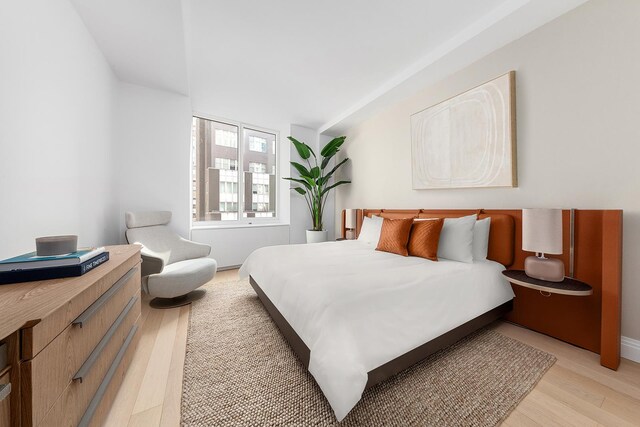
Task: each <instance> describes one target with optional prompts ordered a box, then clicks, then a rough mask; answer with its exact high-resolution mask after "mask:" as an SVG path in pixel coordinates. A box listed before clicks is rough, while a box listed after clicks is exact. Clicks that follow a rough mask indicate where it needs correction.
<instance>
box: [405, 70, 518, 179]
mask: <svg viewBox="0 0 640 427" xmlns="http://www.w3.org/2000/svg"><path fill="white" fill-rule="evenodd" d="M411 157H412V158H411V162H412V175H413V188H414V189H416V190H418V189H433V188H470V187H471V188H472V187H515V186H517V181H516V137H515V71H511V72H509V73H507V74H505V75H503V76H501V77H498V78H496V79H494V80H491V81H490V82H487V83H485V84H483V85H480V86H478V87H476V88H474V89H471V90H469V91H467V92H465V93H463V94H461V95H458V96H455V97H453V98H451V99H448V100H446V101H443V102H441V103H439V104H436V105H434V106H433V107H429V108H427V109H426V110H423V111H420V112H418V113H415V114H413V115H412V116H411Z"/></svg>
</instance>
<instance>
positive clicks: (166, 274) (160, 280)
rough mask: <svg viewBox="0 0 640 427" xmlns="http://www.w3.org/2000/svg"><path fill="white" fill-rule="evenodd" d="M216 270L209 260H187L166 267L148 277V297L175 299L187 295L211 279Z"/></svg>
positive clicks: (216, 264) (215, 264)
mask: <svg viewBox="0 0 640 427" xmlns="http://www.w3.org/2000/svg"><path fill="white" fill-rule="evenodd" d="M217 268H218V263H217V262H216V260H214V259H211V258H197V259H188V260H186V261H179V262H175V263H173V264H169V265H166V266H165V267H164V270H162V273H158V274H152V275H150V276H149V277H148V279H147V289H148V290H149V295H151V296H154V297H160V298H175V297H178V296H181V295H185V294H188V293H189V292H191V291H193V290H194V289H197V288H199V287H200V286H202V285H204V284H205V283H207V282H208V281H209V280H211V279H213V276H214V275H215V273H216V269H217Z"/></svg>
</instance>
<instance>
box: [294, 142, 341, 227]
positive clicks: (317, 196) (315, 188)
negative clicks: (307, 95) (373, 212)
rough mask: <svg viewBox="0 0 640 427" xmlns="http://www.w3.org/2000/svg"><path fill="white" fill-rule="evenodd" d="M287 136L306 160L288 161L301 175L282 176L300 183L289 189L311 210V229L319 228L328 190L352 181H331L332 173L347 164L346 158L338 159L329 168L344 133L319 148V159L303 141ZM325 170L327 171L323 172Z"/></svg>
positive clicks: (338, 149)
mask: <svg viewBox="0 0 640 427" xmlns="http://www.w3.org/2000/svg"><path fill="white" fill-rule="evenodd" d="M287 138H288V139H289V141H291V143H292V144H293V145H294V147H295V148H296V151H297V152H298V154H299V155H300V157H301V158H302V160H305V161H306V162H307V166H305V165H302V164H300V163H298V162H291V165H292V166H293V167H294V168H295V169H296V170H297V171H298V174H299V175H300V177H299V178H293V177H289V178H284V179H286V180H289V181H292V182H295V183H297V184H300V186H296V187H292V188H291V189H292V190H295V191H296V192H297V193H298V194H301V195H302V196H304V198H305V201H306V202H307V206H308V207H309V212H310V213H311V220H312V222H313V231H322V230H323V225H322V215H323V213H324V208H325V203H326V200H327V195H328V194H329V191H331V190H333V189H334V188H336V187H338V186H340V185H344V184H349V183H350V182H351V181H349V180H342V181H336V180H335V179H333V180H332V178H333V175H334V173H335V172H336V171H337V170H338V168H339V167H340V166H342V165H344V164H345V163H347V162H348V161H349V158H345V159H343V160H341V161H340V162H338V163H337V164H336V165H335V166H334V167H332V168H331V169H329V168H328V166H329V163H330V162H331V159H332V158H333V157H334V156H335V155H336V154H337V153H338V152H339V151H340V147H341V146H342V144H343V143H344V140H345V139H346V136H340V137H337V138H334V139H332V140H331V141H329V143H328V144H327V145H325V146H324V148H323V149H322V151H320V158H318V157H317V156H316V154H315V153H314V152H313V150H312V149H311V147H309V146H308V145H307V144H305V143H304V142H300V141H298V140H297V139H295V138H294V137H292V136H289V137H287ZM318 161H320V163H318ZM327 169H329V170H328V171H326V170H327Z"/></svg>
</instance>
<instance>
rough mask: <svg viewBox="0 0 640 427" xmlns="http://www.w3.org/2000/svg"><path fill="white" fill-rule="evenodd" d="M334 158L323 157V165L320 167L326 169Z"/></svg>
mask: <svg viewBox="0 0 640 427" xmlns="http://www.w3.org/2000/svg"><path fill="white" fill-rule="evenodd" d="M332 158H333V156H331V157H325V158H324V159H322V165H320V168H321V169H322V170H324V168H326V167H327V165H328V164H329V162H330V161H331V159H332Z"/></svg>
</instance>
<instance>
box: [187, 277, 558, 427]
mask: <svg viewBox="0 0 640 427" xmlns="http://www.w3.org/2000/svg"><path fill="white" fill-rule="evenodd" d="M206 289H207V294H206V296H205V297H204V298H203V299H201V300H199V301H197V302H194V303H193V305H192V308H191V318H190V321H189V333H188V337H187V354H186V359H185V369H184V382H183V392H182V423H183V425H185V426H338V425H339V426H493V425H497V424H499V423H500V421H502V420H503V419H504V418H506V416H507V415H508V414H509V413H510V412H511V410H512V409H513V408H515V406H516V405H517V404H518V403H519V402H520V401H521V400H522V399H523V398H524V397H525V396H526V395H527V393H529V391H531V389H532V388H533V387H534V386H535V385H536V383H537V382H538V380H540V378H541V377H542V376H543V375H544V373H545V372H546V371H547V369H549V368H550V367H551V365H553V363H554V362H555V358H554V357H553V356H552V355H549V354H547V353H545V352H542V351H539V350H537V349H534V348H532V347H530V346H528V345H526V344H523V343H521V342H519V341H516V340H513V339H511V338H508V337H505V336H503V335H501V334H499V333H497V332H494V331H491V330H487V329H485V330H481V331H479V332H476V333H474V334H472V335H470V336H468V337H467V338H465V339H463V340H461V341H459V342H458V343H456V344H454V345H453V346H451V347H449V348H446V349H444V350H442V351H440V352H438V353H435V354H433V355H432V356H430V357H429V358H427V359H426V360H425V361H423V362H421V363H419V364H417V365H415V366H413V367H412V368H410V369H407V370H406V371H404V372H402V373H400V374H398V375H396V376H395V377H393V378H391V379H389V380H387V381H385V382H384V383H381V384H379V385H377V386H376V387H373V388H372V389H370V390H368V391H366V392H365V393H364V396H363V397H362V400H361V401H360V402H359V403H358V405H357V406H356V407H355V408H354V409H353V410H352V411H351V413H350V414H349V415H348V416H347V417H346V418H345V419H344V420H343V421H342V422H340V423H338V422H337V421H336V418H335V416H334V414H333V411H332V410H331V407H330V406H329V404H328V403H327V401H326V399H325V397H324V395H323V394H322V392H321V390H320V388H319V387H318V386H317V385H316V383H315V381H314V380H313V377H312V376H311V375H310V374H309V373H308V372H307V370H306V369H304V367H303V366H302V365H301V364H300V362H298V359H297V358H296V356H295V354H294V353H293V351H292V350H291V349H290V348H289V346H288V344H287V342H286V341H285V339H284V338H283V337H282V336H281V335H280V332H279V330H278V328H277V327H276V325H275V324H274V323H273V322H272V321H271V318H270V317H269V314H268V313H267V312H266V310H265V309H264V308H263V307H262V304H261V303H260V301H259V300H258V297H257V296H256V294H255V293H254V291H253V289H252V288H251V286H250V285H249V283H248V281H236V282H226V283H216V284H209V285H207V286H206Z"/></svg>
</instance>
